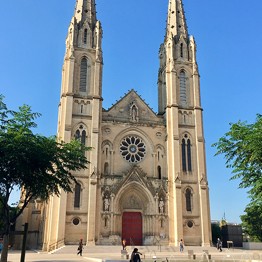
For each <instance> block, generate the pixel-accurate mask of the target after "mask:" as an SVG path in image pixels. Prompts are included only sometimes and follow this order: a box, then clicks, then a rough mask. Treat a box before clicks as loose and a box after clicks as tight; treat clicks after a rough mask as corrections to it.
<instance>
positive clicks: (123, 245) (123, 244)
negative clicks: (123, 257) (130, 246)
mask: <svg viewBox="0 0 262 262" xmlns="http://www.w3.org/2000/svg"><path fill="white" fill-rule="evenodd" d="M122 247H123V250H126V240H125V239H123V240H122Z"/></svg>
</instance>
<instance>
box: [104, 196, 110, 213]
mask: <svg viewBox="0 0 262 262" xmlns="http://www.w3.org/2000/svg"><path fill="white" fill-rule="evenodd" d="M109 207H110V200H109V199H108V197H107V196H106V197H105V199H104V211H109Z"/></svg>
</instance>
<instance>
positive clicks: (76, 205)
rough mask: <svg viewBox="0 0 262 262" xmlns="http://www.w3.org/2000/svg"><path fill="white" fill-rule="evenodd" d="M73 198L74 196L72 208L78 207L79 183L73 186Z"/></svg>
mask: <svg viewBox="0 0 262 262" xmlns="http://www.w3.org/2000/svg"><path fill="white" fill-rule="evenodd" d="M74 191H75V192H74V193H75V196H74V207H76V208H79V207H80V198H81V185H80V184H79V183H76V184H75V190H74Z"/></svg>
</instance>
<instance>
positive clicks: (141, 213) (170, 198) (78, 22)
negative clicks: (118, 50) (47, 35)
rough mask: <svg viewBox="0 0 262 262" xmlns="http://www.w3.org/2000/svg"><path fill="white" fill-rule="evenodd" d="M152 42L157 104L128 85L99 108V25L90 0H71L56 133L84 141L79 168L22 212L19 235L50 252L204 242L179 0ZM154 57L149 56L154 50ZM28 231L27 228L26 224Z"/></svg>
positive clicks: (194, 89) (193, 75)
mask: <svg viewBox="0 0 262 262" xmlns="http://www.w3.org/2000/svg"><path fill="white" fill-rule="evenodd" d="M166 8H167V25H166V32H165V37H164V39H163V43H162V44H161V45H160V49H159V59H160V61H159V72H158V75H156V76H155V77H156V79H158V81H157V82H158V89H157V88H156V90H158V112H157V113H155V112H153V111H152V109H151V108H150V107H149V106H148V105H147V104H146V103H145V102H144V100H143V99H142V98H141V97H140V96H139V95H138V94H137V92H136V91H135V90H130V91H129V92H128V93H127V94H125V95H124V97H122V98H121V99H120V100H119V101H117V102H116V103H115V104H114V105H112V107H110V108H108V109H105V108H103V103H102V102H103V97H102V89H103V86H102V77H103V52H102V51H103V50H102V24H101V22H100V21H99V20H97V13H96V3H95V0H77V1H76V6H75V11H74V15H73V17H72V20H71V22H70V25H69V28H68V35H67V38H66V52H65V57H64V64H63V68H62V84H61V96H60V103H59V115H58V133H57V137H58V139H59V140H63V141H65V142H69V141H70V140H72V139H79V140H80V141H81V143H83V144H85V145H86V146H89V147H92V150H91V151H87V152H86V157H87V159H88V160H89V161H90V164H89V165H88V168H87V169H85V170H82V171H78V172H76V173H74V175H75V177H76V180H77V183H76V184H75V185H73V193H65V192H61V196H60V197H56V196H54V197H50V199H49V201H48V202H47V203H41V202H38V201H36V202H35V203H34V204H31V205H30V206H29V207H28V208H27V209H26V211H25V212H24V214H23V216H22V219H21V221H20V222H21V224H23V223H24V222H28V223H29V236H28V243H29V245H30V246H34V245H37V247H38V248H39V247H40V248H42V249H43V250H47V251H51V250H54V249H57V248H59V247H61V246H63V245H67V244H77V243H78V242H79V239H83V242H84V244H86V245H120V244H121V241H122V240H123V239H125V240H126V242H127V245H136V246H141V245H170V246H178V245H179V241H180V239H183V240H184V243H185V245H195V246H210V243H211V222H210V203H209V188H208V181H207V173H206V157H205V139H204V132H203V116H202V111H203V109H202V107H201V102H200V76H199V71H198V65H197V60H196V43H195V40H194V37H192V36H189V34H188V29H187V24H186V18H185V12H184V8H183V3H182V0H169V3H168V6H167V7H166ZM156 59H157V58H156ZM30 232H34V233H31V234H30Z"/></svg>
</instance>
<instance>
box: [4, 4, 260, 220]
mask: <svg viewBox="0 0 262 262" xmlns="http://www.w3.org/2000/svg"><path fill="white" fill-rule="evenodd" d="M167 2H168V1H167V0H130V1H127V0H124V1H123V0H110V1H109V0H97V12H98V14H97V17H98V19H99V20H100V21H101V22H102V27H103V31H104V33H103V53H104V74H103V97H104V104H103V106H104V108H108V107H110V106H111V105H112V104H113V103H115V102H116V100H118V99H120V97H121V96H123V95H124V94H125V93H126V92H127V91H128V90H130V89H132V88H133V89H135V90H136V91H137V92H138V94H140V95H141V96H142V98H143V99H145V101H146V102H147V103H148V104H149V105H150V107H152V108H153V110H154V111H155V112H156V111H157V73H158V67H159V61H158V50H159V46H160V44H161V43H162V41H163V39H164V34H165V24H166V14H167ZM74 5H75V0H66V1H65V0H45V1H44V0H13V1H2V3H1V9H0V22H1V24H2V27H1V37H0V50H1V60H0V93H2V94H4V96H5V102H6V103H7V105H8V107H9V108H10V109H17V107H18V106H19V105H22V104H28V105H30V106H32V109H33V111H35V112H40V113H41V114H42V117H41V118H39V120H38V128H37V130H36V131H37V132H38V133H41V134H43V135H46V136H49V135H54V134H56V125H57V106H58V103H59V95H60V86H61V68H62V63H63V56H64V51H65V38H66V34H67V29H68V25H69V22H70V19H71V17H72V15H73V11H74ZM184 7H185V11H186V18H187V24H188V29H189V33H190V34H192V35H194V37H195V39H196V42H197V46H198V48H197V58H198V65H199V70H200V75H201V96H202V107H203V108H204V128H205V129H204V131H205V139H206V154H207V169H208V180H209V187H210V202H211V218H212V219H213V220H219V219H221V218H222V216H223V215H224V213H225V216H226V219H227V220H228V221H229V222H240V219H239V216H240V215H241V214H242V213H243V210H244V208H245V205H246V204H247V203H248V201H249V200H248V198H247V195H246V193H245V190H243V189H238V181H229V178H230V175H231V174H230V170H228V169H226V168H225V161H224V159H223V157H222V156H221V157H214V154H215V149H214V148H212V147H211V145H212V144H213V143H214V142H216V141H217V140H218V139H219V137H221V136H222V135H223V134H224V133H225V132H226V131H228V129H229V123H230V122H236V121H238V120H247V121H248V122H253V121H254V120H255V117H256V114H257V113H261V97H262V91H261V86H262V78H261V74H262V67H261V61H262V52H261V42H262V34H261V28H262V16H261V10H262V1H261V0H252V1H239V0H197V1H196V0H184Z"/></svg>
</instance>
